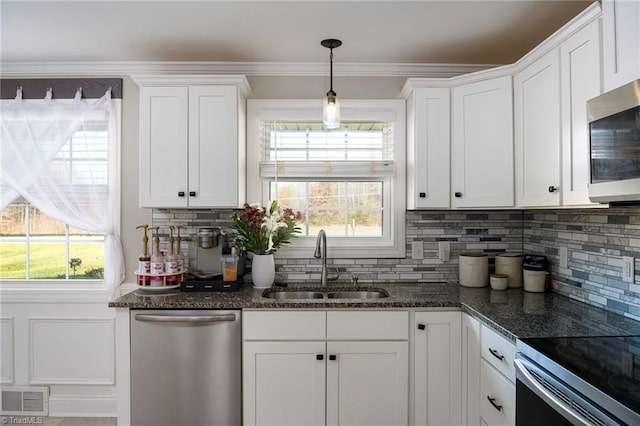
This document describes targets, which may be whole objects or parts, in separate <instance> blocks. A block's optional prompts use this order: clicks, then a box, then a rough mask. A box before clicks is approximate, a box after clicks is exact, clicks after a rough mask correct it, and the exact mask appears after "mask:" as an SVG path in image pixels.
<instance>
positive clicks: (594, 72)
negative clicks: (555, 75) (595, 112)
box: [560, 20, 602, 205]
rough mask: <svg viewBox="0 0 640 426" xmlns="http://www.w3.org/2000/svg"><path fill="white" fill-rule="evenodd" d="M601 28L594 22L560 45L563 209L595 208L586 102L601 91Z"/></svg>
mask: <svg viewBox="0 0 640 426" xmlns="http://www.w3.org/2000/svg"><path fill="white" fill-rule="evenodd" d="M601 87H602V76H601V67H600V26H599V22H598V20H594V21H593V22H591V23H590V24H589V25H587V26H586V27H584V28H583V29H582V30H580V31H579V32H577V33H576V34H574V35H573V36H571V37H570V38H569V39H567V40H566V41H564V42H563V43H562V44H561V45H560V88H561V105H562V187H561V191H560V193H561V196H562V204H563V205H587V204H593V203H591V201H590V200H589V193H588V191H587V187H588V185H589V181H590V171H589V124H588V122H587V109H586V104H587V100H589V99H592V98H594V97H596V96H598V95H599V94H600V93H601V92H602V91H601Z"/></svg>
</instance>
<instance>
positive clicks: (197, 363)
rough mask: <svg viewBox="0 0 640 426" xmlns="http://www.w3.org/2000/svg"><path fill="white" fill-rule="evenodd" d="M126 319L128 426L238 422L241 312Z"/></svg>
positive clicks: (137, 314) (159, 313)
mask: <svg viewBox="0 0 640 426" xmlns="http://www.w3.org/2000/svg"><path fill="white" fill-rule="evenodd" d="M130 315H131V424H132V425H135V426H146V425H150V426H151V425H153V426H158V425H189V426H199V425H224V426H226V425H240V424H241V423H242V396H241V385H242V375H241V366H242V358H241V350H242V349H241V348H242V335H241V333H242V332H241V311H239V310H131V314H130Z"/></svg>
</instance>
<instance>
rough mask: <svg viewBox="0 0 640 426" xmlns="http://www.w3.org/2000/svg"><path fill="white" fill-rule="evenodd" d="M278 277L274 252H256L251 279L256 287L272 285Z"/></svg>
mask: <svg viewBox="0 0 640 426" xmlns="http://www.w3.org/2000/svg"><path fill="white" fill-rule="evenodd" d="M275 279H276V265H275V263H274V261H273V255H272V254H254V255H253V260H252V261H251V280H252V281H253V286H254V287H256V288H266V287H271V284H273V281H274V280H275Z"/></svg>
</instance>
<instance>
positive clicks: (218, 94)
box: [136, 77, 248, 208]
mask: <svg viewBox="0 0 640 426" xmlns="http://www.w3.org/2000/svg"><path fill="white" fill-rule="evenodd" d="M243 80H244V77H242V78H240V79H239V81H240V82H242V81H243ZM136 81H137V82H138V83H139V84H141V89H140V175H139V177H140V194H139V200H140V207H157V208H210V207H238V206H240V205H241V204H242V203H243V202H244V197H245V190H246V188H245V186H246V184H245V149H246V148H245V146H246V145H245V113H244V111H245V104H246V100H245V96H244V90H243V89H242V88H241V87H242V86H240V85H232V84H220V85H217V84H197V85H196V84H194V85H189V84H187V83H183V84H179V83H177V82H173V81H170V82H169V83H168V84H162V85H160V84H159V82H158V81H156V80H151V82H150V84H145V83H147V81H146V80H142V83H141V82H140V81H138V80H136ZM185 81H186V79H185ZM245 82H246V81H245ZM245 87H246V88H247V89H248V86H245Z"/></svg>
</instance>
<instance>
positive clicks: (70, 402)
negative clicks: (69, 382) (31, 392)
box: [49, 395, 118, 417]
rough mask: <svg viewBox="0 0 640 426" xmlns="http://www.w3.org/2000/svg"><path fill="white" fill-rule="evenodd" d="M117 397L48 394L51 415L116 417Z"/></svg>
mask: <svg viewBox="0 0 640 426" xmlns="http://www.w3.org/2000/svg"><path fill="white" fill-rule="evenodd" d="M117 410H118V398H117V397H116V396H115V395H105V396H96V395H91V396H85V395H50V396H49V416H51V417H116V416H117Z"/></svg>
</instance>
